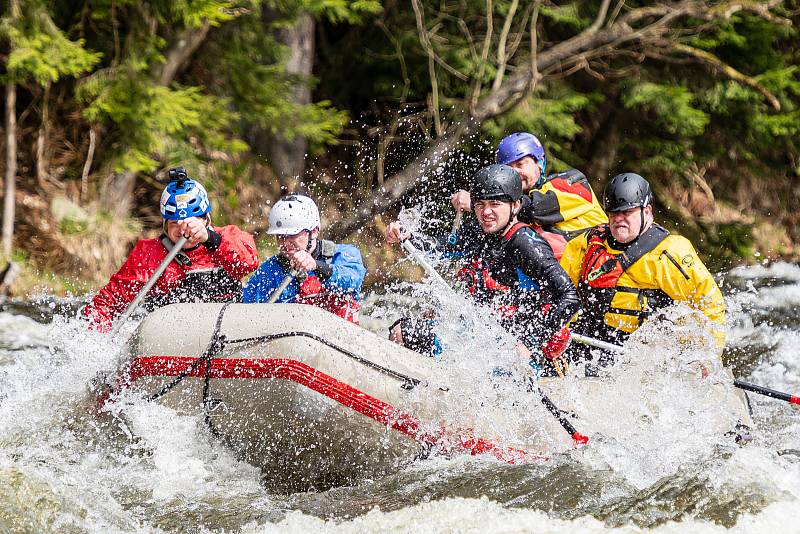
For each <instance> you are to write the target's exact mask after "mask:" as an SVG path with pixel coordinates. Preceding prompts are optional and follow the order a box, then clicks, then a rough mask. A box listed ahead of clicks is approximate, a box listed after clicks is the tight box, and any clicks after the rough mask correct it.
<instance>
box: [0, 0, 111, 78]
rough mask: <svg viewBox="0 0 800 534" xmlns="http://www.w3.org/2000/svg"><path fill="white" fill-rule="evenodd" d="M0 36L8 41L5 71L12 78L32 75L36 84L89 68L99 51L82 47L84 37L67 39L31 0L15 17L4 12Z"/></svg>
mask: <svg viewBox="0 0 800 534" xmlns="http://www.w3.org/2000/svg"><path fill="white" fill-rule="evenodd" d="M0 36H2V37H3V38H5V39H6V40H8V42H9V44H10V53H9V55H8V60H7V63H6V69H7V71H8V73H9V74H10V75H11V76H12V77H13V78H14V79H16V80H19V81H24V80H27V79H29V78H32V79H33V80H35V81H36V83H38V84H39V85H45V84H47V83H50V82H57V81H58V80H59V79H60V78H61V77H63V76H77V75H79V74H82V73H84V72H86V71H88V70H90V69H91V68H92V67H93V66H94V65H95V64H97V62H98V61H100V58H101V57H102V54H101V53H98V52H90V51H88V50H86V49H85V48H84V44H85V42H84V40H83V39H78V40H77V41H71V40H69V39H68V38H67V37H66V35H65V34H64V32H62V31H61V30H60V29H59V28H58V27H57V26H56V25H55V24H54V23H53V21H52V20H51V18H50V16H49V14H48V13H47V12H46V11H45V9H44V8H43V7H42V6H41V5H38V4H35V3H33V2H31V3H29V4H28V5H26V9H25V10H24V11H23V15H22V16H21V17H19V18H15V17H12V16H10V15H7V16H6V17H4V18H3V19H2V21H1V22H0Z"/></svg>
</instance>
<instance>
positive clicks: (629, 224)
mask: <svg viewBox="0 0 800 534" xmlns="http://www.w3.org/2000/svg"><path fill="white" fill-rule="evenodd" d="M644 222H645V225H644V229H642V209H641V208H631V209H629V210H625V211H615V212H611V213H609V214H608V226H609V228H610V229H611V235H612V236H614V239H616V240H617V241H619V242H620V243H630V242H631V241H633V240H634V239H636V238H637V237H639V232H640V231H644V230H647V229H648V228H649V227H650V224H651V223H652V222H653V206H645V208H644Z"/></svg>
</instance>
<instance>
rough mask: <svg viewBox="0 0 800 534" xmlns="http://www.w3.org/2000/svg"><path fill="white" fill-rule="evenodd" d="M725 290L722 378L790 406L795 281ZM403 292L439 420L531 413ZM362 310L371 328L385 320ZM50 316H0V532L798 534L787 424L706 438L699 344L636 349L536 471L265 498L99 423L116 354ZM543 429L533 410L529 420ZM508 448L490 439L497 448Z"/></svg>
mask: <svg viewBox="0 0 800 534" xmlns="http://www.w3.org/2000/svg"><path fill="white" fill-rule="evenodd" d="M722 288H723V291H724V292H725V293H726V302H727V305H728V309H729V332H728V342H729V349H728V350H727V352H726V355H725V358H726V360H727V361H729V362H730V363H731V365H732V367H733V369H734V371H735V373H736V376H737V377H740V378H743V379H746V380H748V381H751V382H754V383H757V384H763V385H766V386H769V387H772V388H774V389H778V390H782V391H788V392H792V393H794V394H798V393H800V350H798V343H799V342H800V311H799V310H800V267H798V266H795V265H790V264H783V263H778V264H774V265H770V266H756V267H747V268H738V269H735V270H733V271H732V272H730V273H728V274H727V275H726V276H725V278H724V282H723V284H722ZM414 291H421V292H422V294H423V295H424V296H425V298H426V299H429V300H431V301H435V302H436V303H437V305H438V306H439V308H440V311H441V313H442V315H443V316H444V317H445V318H449V319H445V320H443V321H441V324H440V332H441V335H442V337H443V341H444V343H445V344H446V346H447V348H448V351H449V352H448V356H447V358H448V360H449V362H450V366H449V368H448V369H449V370H448V371H447V373H446V374H445V375H444V376H443V377H442V380H443V381H445V382H449V383H450V384H451V385H452V384H457V385H458V386H459V387H461V388H462V389H463V390H464V391H465V395H464V405H463V406H459V407H454V409H457V410H465V409H468V410H475V411H476V412H479V411H480V409H481V405H482V404H486V403H500V404H502V403H504V402H509V403H512V402H530V398H529V397H526V396H525V393H524V392H513V391H512V389H511V388H499V389H498V388H497V387H492V386H491V381H489V380H486V379H485V377H486V376H489V374H490V373H491V371H492V369H493V367H497V366H501V367H502V366H507V367H513V366H514V365H515V361H514V356H513V350H512V349H511V347H512V341H511V340H508V339H507V338H506V337H504V335H503V333H502V331H499V330H494V329H491V328H486V329H475V330H476V331H477V333H471V334H469V335H466V334H465V326H464V325H465V321H466V324H469V316H468V314H467V313H466V312H465V304H464V303H463V302H459V301H454V300H452V299H451V298H450V297H449V296H448V295H446V294H444V293H442V292H440V291H439V290H437V289H436V288H435V287H433V286H430V285H427V286H423V287H421V288H420V287H417V288H415V289H414ZM416 296H417V297H419V294H417V295H416ZM372 312H374V314H375V317H376V318H377V320H378V321H380V320H381V319H388V318H389V316H391V315H392V313H396V310H392V309H391V306H385V307H375V309H373V310H372ZM672 313H674V314H677V315H675V316H674V317H673V318H680V317H681V314H682V313H684V312H682V311H681V310H680V309H677V310H675V311H673V312H672ZM49 315H50V314H49V313H48V314H47V319H48V321H42V320H41V319H40V321H34V320H32V319H30V318H28V317H26V316H24V315H21V314H15V313H11V312H2V313H0V531H2V532H5V531H9V532H178V531H192V532H222V531H225V532H245V533H256V532H302V533H304V534H306V533H308V532H309V531H316V532H364V531H390V532H412V531H413V532H417V531H432V532H480V533H491V532H522V531H532V530H535V531H546V532H575V531H581V532H604V531H606V530H610V529H617V530H621V531H623V532H685V531H692V532H727V531H731V532H767V531H769V530H774V531H777V530H778V529H780V530H781V532H800V524H798V523H797V522H796V521H795V519H796V518H797V517H800V432H799V431H800V413H799V412H798V411H797V410H796V409H794V408H792V407H790V406H789V405H787V404H786V403H782V402H779V401H775V400H772V399H767V398H764V397H758V396H753V395H751V397H750V398H751V402H752V405H753V419H754V421H753V428H752V431H751V433H752V437H753V440H752V442H751V443H750V444H749V445H747V446H744V447H739V446H738V445H735V444H733V443H732V442H731V440H730V439H728V438H725V437H724V436H721V435H720V434H719V433H717V432H711V431H710V430H709V429H708V428H707V424H706V423H707V422H708V421H709V420H711V419H710V418H711V415H712V413H711V411H713V409H714V406H715V401H714V400H713V399H709V398H708V397H707V396H706V395H705V391H706V389H705V388H703V387H702V386H701V384H700V381H698V380H697V379H696V376H694V375H693V374H692V371H691V368H690V366H687V364H688V363H689V362H690V361H691V360H692V359H697V358H701V357H703V355H704V354H705V352H706V351H707V350H709V347H708V345H707V341H708V340H707V339H705V338H704V337H703V336H702V335H698V337H697V339H696V340H694V341H693V342H692V343H694V344H690V345H688V347H689V348H685V347H684V348H681V347H678V345H679V344H677V343H675V342H674V341H675V339H677V337H679V336H680V335H681V334H682V333H683V334H685V333H686V332H681V331H676V330H675V327H674V326H671V327H669V328H667V327H665V326H664V325H656V324H653V325H650V326H648V328H646V329H643V330H642V331H641V332H640V333H639V334H637V336H635V338H634V339H633V341H632V345H631V348H630V349H629V360H630V361H629V364H628V365H627V366H625V369H626V371H625V372H620V373H612V374H611V376H609V377H608V380H609V383H610V384H611V387H610V388H609V392H608V395H607V396H606V397H604V398H603V402H602V406H596V407H594V409H595V412H596V420H595V421H593V427H595V428H596V429H598V430H597V431H596V434H595V435H593V436H592V441H591V442H590V445H589V446H587V447H584V448H579V449H575V450H573V451H570V452H569V453H566V454H562V455H557V456H556V457H554V458H553V459H552V460H551V461H550V462H547V463H545V464H541V465H526V466H510V465H505V464H502V463H500V462H497V461H496V460H494V459H491V458H485V457H465V456H458V457H454V458H451V459H445V458H432V459H430V460H425V461H418V462H415V463H412V464H410V465H408V466H406V467H405V468H403V469H402V470H400V471H399V472H397V473H394V474H392V475H388V476H386V477H382V478H379V479H375V480H363V481H360V482H359V483H358V484H356V485H353V486H349V487H342V488H334V489H331V490H327V491H323V492H306V493H297V494H292V495H281V494H278V493H276V492H273V491H270V484H269V481H268V480H264V479H263V478H262V477H261V476H260V473H259V472H258V470H257V469H255V468H254V467H252V466H250V465H249V464H246V463H243V462H240V461H238V460H237V459H236V458H235V456H234V455H233V454H232V453H231V452H230V451H229V450H228V449H227V448H226V447H225V446H223V445H222V444H221V443H219V442H218V441H217V440H216V439H215V438H214V437H213V436H211V435H210V433H209V432H208V430H207V428H206V427H205V425H204V423H203V421H202V420H201V419H199V418H195V417H189V416H182V415H178V414H176V413H174V412H172V411H171V410H169V409H167V408H165V407H163V406H160V405H159V404H157V403H147V402H144V401H141V400H136V399H133V400H131V402H129V403H126V404H124V406H123V405H120V406H118V407H117V408H114V409H112V410H111V411H107V412H103V413H100V414H98V413H96V410H95V405H94V403H93V400H92V395H91V394H90V393H89V391H88V390H89V387H90V385H91V383H92V381H93V379H94V378H95V376H96V375H97V373H98V372H99V371H103V370H108V369H113V368H114V367H115V365H116V364H117V358H118V355H119V352H120V346H119V341H116V342H115V341H111V340H109V339H107V336H104V335H101V334H94V333H87V332H86V331H85V329H84V328H83V325H82V324H80V322H79V321H76V320H75V319H74V318H72V317H71V316H70V315H69V314H65V315H58V314H57V315H56V316H55V317H54V318H53V320H52V321H49ZM465 315H466V320H465ZM676 322H680V321H676ZM665 328H667V329H666V330H665ZM678 330H680V329H678ZM689 333H692V332H689ZM470 336H472V337H470ZM664 336H673V337H671V338H668V339H667V340H666V341H665V339H664ZM488 341H491V342H492V343H493V344H494V345H493V346H495V347H496V350H495V351H493V352H492V354H491V355H490V356H486V357H484V358H482V359H476V358H475V354H474V347H475V343H482V344H485V343H487V342H488ZM676 347H677V348H676ZM634 355H635V357H634ZM484 356H485V355H484ZM482 377H483V379H482ZM720 379H722V378H720ZM564 384H565V387H568V384H569V382H568V381H565V383H564ZM498 391H499V392H498ZM540 412H541V413H543V411H542V410H541V408H540V407H539V406H538V405H535V406H534V405H532V408H531V413H532V417H534V416H539V415H537V414H539V413H540ZM513 432H514V429H513V428H508V429H498V433H499V434H500V435H505V436H506V437H508V438H509V439H510V440H513V439H514V436H513Z"/></svg>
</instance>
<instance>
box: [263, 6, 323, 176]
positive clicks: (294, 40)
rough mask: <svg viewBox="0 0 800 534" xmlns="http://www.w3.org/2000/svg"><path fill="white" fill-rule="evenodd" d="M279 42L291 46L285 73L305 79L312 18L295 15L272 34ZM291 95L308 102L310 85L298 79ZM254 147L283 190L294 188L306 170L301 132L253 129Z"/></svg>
mask: <svg viewBox="0 0 800 534" xmlns="http://www.w3.org/2000/svg"><path fill="white" fill-rule="evenodd" d="M276 37H277V39H278V41H279V42H281V43H282V44H284V45H286V46H288V47H289V49H290V50H291V52H290V55H289V59H288V61H287V63H286V72H287V73H288V74H291V75H294V76H297V77H299V78H300V79H301V80H305V79H307V78H308V77H310V76H311V74H312V70H313V68H314V44H315V43H314V19H313V18H312V17H311V15H309V14H308V13H302V14H301V15H299V16H298V18H297V21H296V23H295V24H294V26H291V27H290V28H283V29H281V30H279V31H278V32H277V35H276ZM291 99H292V100H293V101H294V102H296V103H298V104H309V103H311V89H310V88H309V86H308V83H306V82H305V81H300V82H298V84H297V85H296V86H295V88H294V91H293V95H292V96H291ZM254 137H255V148H256V149H257V151H258V153H260V154H265V155H266V156H267V159H268V160H269V164H270V166H271V167H272V170H273V172H274V173H275V175H276V176H278V179H279V180H280V183H281V186H283V188H284V189H285V190H287V191H292V190H295V189H296V188H297V185H298V181H299V178H300V177H301V176H302V175H303V173H304V172H305V170H306V159H305V158H306V152H307V151H308V141H307V140H306V138H305V137H303V136H300V135H298V136H296V137H294V138H293V139H287V138H285V137H283V136H281V135H275V134H273V133H272V132H269V131H264V130H260V131H257V132H255V136H254Z"/></svg>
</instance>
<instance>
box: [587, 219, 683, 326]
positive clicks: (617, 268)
mask: <svg viewBox="0 0 800 534" xmlns="http://www.w3.org/2000/svg"><path fill="white" fill-rule="evenodd" d="M668 235H669V232H668V231H667V230H666V229H665V228H663V227H661V226H659V225H657V224H653V225H651V226H650V228H648V230H647V231H646V232H644V233H643V234H642V235H640V236H639V237H638V238H637V239H636V241H635V242H634V243H633V244H631V245H630V246H629V247H628V248H627V250H625V251H624V252H621V253H619V254H613V253H611V252H609V251H608V249H607V248H606V246H605V242H606V241H607V239H609V237H610V236H611V231H610V230H609V227H608V225H602V226H597V227H595V228H592V229H591V230H589V232H588V234H587V236H586V242H587V245H588V246H587V249H586V255H585V256H584V259H583V263H582V264H581V271H580V278H579V282H578V292H579V293H580V295H581V299H582V300H583V301H584V302H590V303H591V305H590V306H584V313H586V314H587V315H588V316H589V317H593V318H595V319H600V320H602V318H603V317H604V316H605V314H606V313H615V314H622V315H628V316H632V317H634V318H635V319H636V321H637V325H641V323H642V321H643V320H644V319H645V318H646V317H647V316H649V315H650V314H651V313H652V312H653V311H655V310H657V309H660V308H663V307H666V306H668V305H670V304H672V302H673V300H672V299H671V298H670V297H669V296H668V295H667V294H666V293H664V292H663V291H661V290H659V289H642V288H637V287H626V286H620V285H618V282H619V279H620V277H621V276H622V274H623V273H624V272H625V271H627V270H628V268H629V267H630V266H631V265H633V264H634V263H636V262H637V261H638V260H639V259H641V258H642V257H643V256H645V255H646V254H648V253H649V252H651V251H653V250H654V249H655V248H656V247H657V246H658V245H659V244H660V243H661V242H662V241H664V239H666V238H667V236H668ZM620 291H622V292H626V293H633V294H635V295H636V296H637V301H638V304H639V309H638V310H634V309H624V308H619V307H614V306H612V302H613V300H614V295H616V294H617V292H620Z"/></svg>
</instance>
